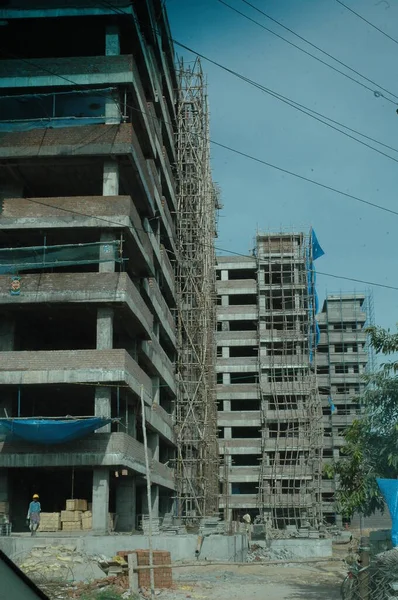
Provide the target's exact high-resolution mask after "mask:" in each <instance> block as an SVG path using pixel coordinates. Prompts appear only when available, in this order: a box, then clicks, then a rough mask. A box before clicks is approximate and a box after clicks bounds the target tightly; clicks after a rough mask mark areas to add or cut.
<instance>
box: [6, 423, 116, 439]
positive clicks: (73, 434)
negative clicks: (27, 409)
mask: <svg viewBox="0 0 398 600" xmlns="http://www.w3.org/2000/svg"><path fill="white" fill-rule="evenodd" d="M110 422H111V419H105V418H103V417H90V418H88V419H0V431H3V432H4V433H5V434H6V435H7V436H9V437H12V438H16V439H20V440H25V441H26V442H33V443H35V444H64V443H65V442H72V441H73V440H78V439H80V438H83V437H85V436H86V435H88V434H89V433H93V432H94V431H95V430H96V429H99V428H100V427H104V426H105V425H108V423H110Z"/></svg>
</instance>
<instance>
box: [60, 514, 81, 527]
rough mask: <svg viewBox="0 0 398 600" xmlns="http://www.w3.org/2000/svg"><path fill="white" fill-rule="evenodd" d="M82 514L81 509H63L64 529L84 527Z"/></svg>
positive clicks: (62, 520)
mask: <svg viewBox="0 0 398 600" xmlns="http://www.w3.org/2000/svg"><path fill="white" fill-rule="evenodd" d="M82 514H83V513H82V511H81V510H62V511H61V522H62V530H63V531H79V530H80V529H81V528H82Z"/></svg>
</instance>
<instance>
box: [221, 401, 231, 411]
mask: <svg viewBox="0 0 398 600" xmlns="http://www.w3.org/2000/svg"><path fill="white" fill-rule="evenodd" d="M230 410H231V400H224V402H223V411H230Z"/></svg>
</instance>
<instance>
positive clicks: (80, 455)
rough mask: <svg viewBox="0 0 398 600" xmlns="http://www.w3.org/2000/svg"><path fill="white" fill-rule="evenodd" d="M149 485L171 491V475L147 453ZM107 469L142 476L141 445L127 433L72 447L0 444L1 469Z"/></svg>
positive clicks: (86, 440)
mask: <svg viewBox="0 0 398 600" xmlns="http://www.w3.org/2000/svg"><path fill="white" fill-rule="evenodd" d="M148 452H149V459H150V461H151V468H152V470H151V477H152V481H153V482H154V483H156V484H157V485H161V486H163V487H166V488H168V489H174V472H173V470H172V469H169V468H168V467H166V466H165V465H163V464H162V463H160V462H158V461H157V460H155V459H154V458H153V456H152V452H151V450H150V449H149V450H148ZM28 467H35V468H40V467H51V468H58V467H59V468H64V467H103V468H105V467H107V468H108V469H109V468H113V469H115V470H117V469H120V468H127V469H129V470H131V471H132V472H134V473H136V474H140V475H145V473H146V469H145V455H144V445H143V444H142V443H141V442H138V441H137V440H135V439H134V438H132V437H130V436H129V435H127V434H126V433H96V434H93V435H92V436H89V437H87V438H84V439H82V440H77V441H75V442H73V444H60V445H57V447H56V448H55V447H54V450H53V451H52V449H51V448H50V449H49V448H48V446H40V445H38V444H28V443H25V442H18V443H15V442H7V441H6V442H3V443H0V468H9V469H14V468H28Z"/></svg>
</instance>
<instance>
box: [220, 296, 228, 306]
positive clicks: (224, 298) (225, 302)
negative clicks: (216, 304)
mask: <svg viewBox="0 0 398 600" xmlns="http://www.w3.org/2000/svg"><path fill="white" fill-rule="evenodd" d="M221 306H229V296H225V295H223V296H221Z"/></svg>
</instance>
